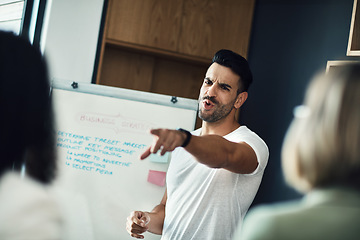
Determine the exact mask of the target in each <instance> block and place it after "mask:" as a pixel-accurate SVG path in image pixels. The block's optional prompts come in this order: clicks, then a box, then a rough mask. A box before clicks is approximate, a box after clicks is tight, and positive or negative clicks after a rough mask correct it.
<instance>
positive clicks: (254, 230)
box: [236, 201, 300, 240]
mask: <svg viewBox="0 0 360 240" xmlns="http://www.w3.org/2000/svg"><path fill="white" fill-rule="evenodd" d="M299 206H300V205H299V202H298V201H290V202H281V203H274V204H267V205H259V206H256V207H253V208H252V209H250V211H249V212H248V213H247V214H246V216H245V219H244V223H243V226H242V228H241V231H239V232H238V234H237V235H238V238H236V239H246V240H259V239H269V240H271V239H278V237H279V234H280V232H281V231H282V229H283V228H286V226H285V225H284V223H286V222H289V216H292V215H294V214H295V213H296V212H298V211H299V210H300V207H299ZM295 215H296V214H295ZM290 221H291V220H290ZM279 231H280V232H279ZM240 235H241V237H240Z"/></svg>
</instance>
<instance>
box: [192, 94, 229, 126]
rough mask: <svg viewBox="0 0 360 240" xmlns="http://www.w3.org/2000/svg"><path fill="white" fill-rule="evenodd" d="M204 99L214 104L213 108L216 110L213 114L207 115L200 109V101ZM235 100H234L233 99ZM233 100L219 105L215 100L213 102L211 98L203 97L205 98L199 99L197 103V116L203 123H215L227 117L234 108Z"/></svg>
mask: <svg viewBox="0 0 360 240" xmlns="http://www.w3.org/2000/svg"><path fill="white" fill-rule="evenodd" d="M205 99H209V100H210V101H212V102H213V103H214V107H215V108H216V109H215V110H214V112H213V113H212V114H211V115H207V114H206V111H205V110H204V109H202V101H203V100H205ZM235 100H236V99H235ZM235 100H234V101H233V102H231V103H229V104H219V102H218V101H217V100H215V99H214V98H212V97H209V96H205V97H203V98H202V97H199V99H198V103H199V112H198V116H199V118H200V119H201V120H203V121H205V122H211V123H212V122H217V121H219V120H221V119H223V118H225V117H227V116H228V115H229V114H230V112H231V110H232V109H233V108H234V103H235Z"/></svg>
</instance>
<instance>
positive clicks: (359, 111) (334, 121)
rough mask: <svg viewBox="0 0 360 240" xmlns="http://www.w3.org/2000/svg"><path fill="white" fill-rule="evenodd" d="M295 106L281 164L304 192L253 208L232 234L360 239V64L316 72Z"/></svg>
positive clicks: (288, 178) (292, 182) (287, 176)
mask: <svg viewBox="0 0 360 240" xmlns="http://www.w3.org/2000/svg"><path fill="white" fill-rule="evenodd" d="M295 110H296V111H295V112H294V113H295V118H294V120H293V122H292V124H291V126H290V128H289V130H288V133H287V135H286V137H285V141H284V144H283V149H282V166H283V173H284V176H285V179H286V181H287V183H288V184H289V185H290V186H292V187H294V188H295V189H296V190H298V191H300V192H302V193H304V194H305V196H304V198H303V199H301V200H298V201H293V202H288V203H282V204H281V203H278V204H274V205H272V206H261V207H256V208H254V209H253V210H251V211H250V212H249V215H248V217H247V218H246V219H245V222H244V225H243V227H242V231H240V230H239V229H238V232H237V234H236V235H235V237H234V239H241V240H250V239H251V240H258V239H276V240H282V239H292V240H296V239H301V240H304V239H306V240H312V239H327V240H333V239H334V240H335V239H336V240H338V239H347V240H352V239H359V238H360V225H359V222H360V65H349V66H346V67H339V69H335V70H333V71H330V72H329V73H327V74H322V75H319V76H317V77H315V78H314V80H313V81H312V82H311V84H310V86H309V88H308V90H307V92H306V97H305V101H304V104H303V105H302V106H301V107H297V108H296V109H295Z"/></svg>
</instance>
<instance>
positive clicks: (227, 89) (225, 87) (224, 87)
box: [221, 86, 229, 91]
mask: <svg viewBox="0 0 360 240" xmlns="http://www.w3.org/2000/svg"><path fill="white" fill-rule="evenodd" d="M221 89H224V90H226V91H229V88H228V87H227V86H221Z"/></svg>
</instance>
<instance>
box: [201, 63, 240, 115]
mask: <svg viewBox="0 0 360 240" xmlns="http://www.w3.org/2000/svg"><path fill="white" fill-rule="evenodd" d="M238 81H239V76H238V75H237V74H235V73H234V72H232V71H231V69H230V68H227V67H224V66H222V65H220V64H218V63H213V64H212V65H211V66H210V67H209V69H208V70H207V72H206V76H205V79H204V82H203V84H202V86H201V89H200V95H199V117H200V119H202V120H203V121H206V122H217V121H219V120H221V119H224V118H225V117H227V116H228V115H229V114H230V112H231V111H232V110H233V109H234V105H235V103H236V102H237V101H238V98H237V96H238V94H237V90H238V87H239V86H238ZM239 107H240V106H239ZM234 111H235V110H234Z"/></svg>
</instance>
